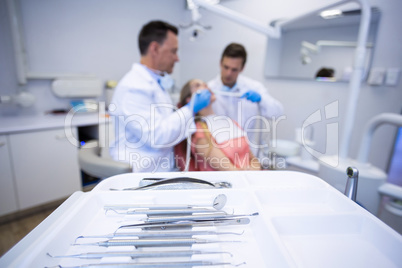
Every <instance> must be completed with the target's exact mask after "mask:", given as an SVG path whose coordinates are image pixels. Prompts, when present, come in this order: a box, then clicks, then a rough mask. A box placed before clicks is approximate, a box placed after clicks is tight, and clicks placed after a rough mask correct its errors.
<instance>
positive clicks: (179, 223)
mask: <svg viewBox="0 0 402 268" xmlns="http://www.w3.org/2000/svg"><path fill="white" fill-rule="evenodd" d="M249 223H250V219H249V218H238V219H226V220H225V219H221V220H206V221H175V222H166V223H139V224H129V225H122V226H120V227H119V228H117V230H119V229H124V228H142V229H148V228H158V229H161V230H165V229H167V228H183V227H200V226H225V225H243V224H249Z"/></svg>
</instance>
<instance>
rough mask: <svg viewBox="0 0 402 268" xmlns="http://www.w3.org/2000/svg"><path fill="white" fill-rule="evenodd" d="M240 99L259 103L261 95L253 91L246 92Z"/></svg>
mask: <svg viewBox="0 0 402 268" xmlns="http://www.w3.org/2000/svg"><path fill="white" fill-rule="evenodd" d="M241 98H246V99H248V100H249V101H252V102H260V101H261V95H260V94H259V93H257V92H255V91H254V90H249V91H247V92H246V93H244V94H243V96H241Z"/></svg>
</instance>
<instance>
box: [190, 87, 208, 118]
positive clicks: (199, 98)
mask: <svg viewBox="0 0 402 268" xmlns="http://www.w3.org/2000/svg"><path fill="white" fill-rule="evenodd" d="M194 98H195V100H194V110H193V111H194V113H198V112H199V111H200V110H202V109H204V108H205V107H207V106H208V105H209V102H210V101H211V92H210V91H209V90H208V89H203V90H201V91H200V92H199V93H196V94H194Z"/></svg>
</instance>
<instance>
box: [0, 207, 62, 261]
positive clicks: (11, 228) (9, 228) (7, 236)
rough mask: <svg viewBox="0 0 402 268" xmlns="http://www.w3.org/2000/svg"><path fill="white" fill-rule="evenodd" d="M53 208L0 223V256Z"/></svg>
mask: <svg viewBox="0 0 402 268" xmlns="http://www.w3.org/2000/svg"><path fill="white" fill-rule="evenodd" d="M55 209H56V207H55V208H52V209H46V210H44V211H41V212H38V213H35V214H33V215H30V216H27V217H24V218H21V219H18V220H14V221H11V222H8V223H3V224H1V225H0V256H3V255H4V253H6V252H7V251H8V250H9V249H11V248H12V247H13V246H14V245H15V244H17V243H18V242H19V241H20V240H21V239H22V238H24V236H26V235H27V234H28V233H29V232H30V231H32V230H33V229H34V228H35V227H36V226H37V225H38V224H39V223H41V222H42V221H43V220H44V219H46V217H47V216H49V215H50V214H51V213H52V212H53V211H54V210H55Z"/></svg>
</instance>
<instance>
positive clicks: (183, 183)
mask: <svg viewBox="0 0 402 268" xmlns="http://www.w3.org/2000/svg"><path fill="white" fill-rule="evenodd" d="M231 187H232V186H231V184H230V183H229V182H225V181H220V182H213V183H211V182H209V181H206V180H200V179H196V178H189V177H177V178H169V179H159V180H158V181H156V182H154V183H151V184H148V185H145V186H139V187H131V188H124V189H121V190H122V191H128V190H180V189H204V188H231ZM110 190H117V189H110Z"/></svg>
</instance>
